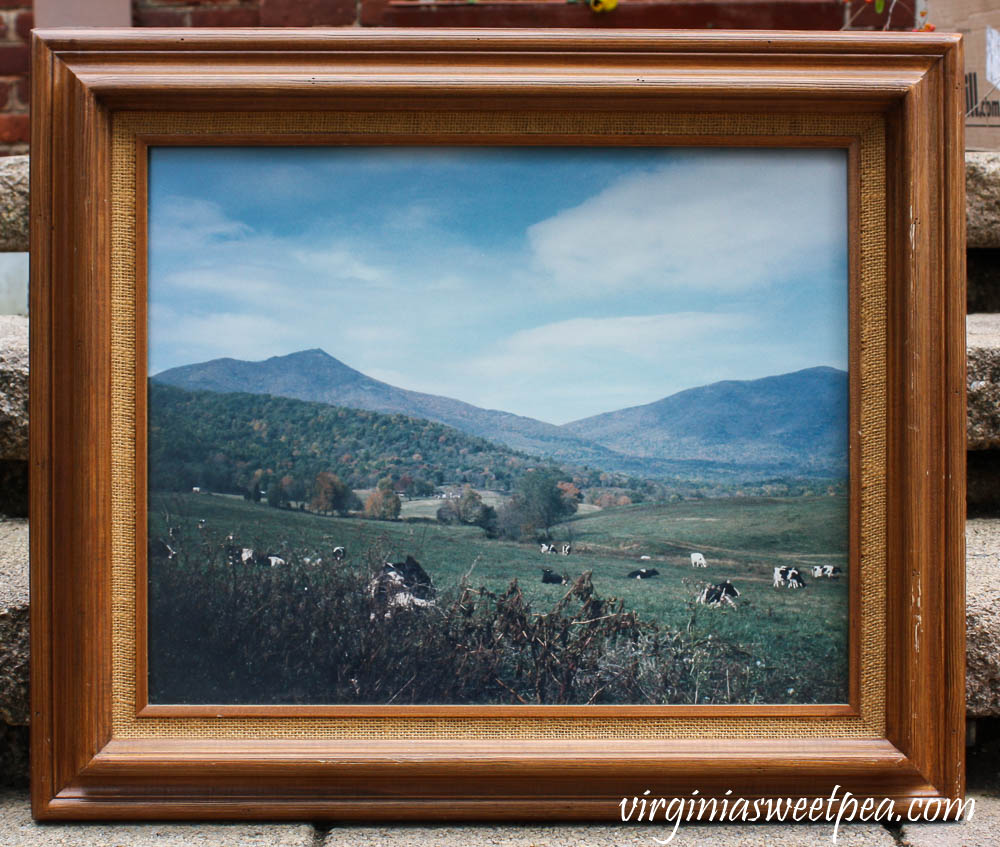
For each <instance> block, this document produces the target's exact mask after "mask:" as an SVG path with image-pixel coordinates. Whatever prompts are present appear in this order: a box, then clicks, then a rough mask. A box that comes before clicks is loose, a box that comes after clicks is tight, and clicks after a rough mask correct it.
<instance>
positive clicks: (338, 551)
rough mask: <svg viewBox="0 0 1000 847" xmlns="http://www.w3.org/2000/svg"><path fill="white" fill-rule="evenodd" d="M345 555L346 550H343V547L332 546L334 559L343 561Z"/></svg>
mask: <svg viewBox="0 0 1000 847" xmlns="http://www.w3.org/2000/svg"><path fill="white" fill-rule="evenodd" d="M346 555H347V550H345V549H344V548H343V547H334V548H333V558H334V559H335V560H336V561H338V562H342V561H344V557H345V556H346Z"/></svg>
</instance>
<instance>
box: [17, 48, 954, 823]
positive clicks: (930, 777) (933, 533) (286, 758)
mask: <svg viewBox="0 0 1000 847" xmlns="http://www.w3.org/2000/svg"><path fill="white" fill-rule="evenodd" d="M961 67H962V59H961V47H960V43H959V41H958V39H957V37H955V36H948V35H943V36H939V35H927V34H916V35H915V34H888V33H886V34H882V33H879V34H869V33H845V34H840V33H837V34H822V35H815V34H806V33H780V32H767V33H753V32H740V33H720V32H708V33H706V32H649V31H642V32H623V31H607V32H599V33H591V32H586V33H585V32H577V31H553V32H541V31H528V30H515V31H499V32H482V31H477V32H463V31H429V30H428V31H393V30H387V31H379V32H365V31H317V30H301V31H266V30H265V31H261V30H244V31H220V30H183V31H176V32H171V31H150V30H122V31H72V30H60V31H52V32H42V33H39V34H36V36H35V39H34V58H33V92H32V96H33V129H32V133H33V136H32V149H33V157H32V268H31V274H32V278H31V314H32V335H31V355H32V361H31V380H32V384H31V389H32V394H31V437H32V447H31V449H32V455H31V467H32V479H31V497H32V501H31V508H32V524H31V533H32V538H31V541H32V592H33V596H32V656H33V668H32V711H33V721H32V745H33V746H32V769H33V789H32V791H33V810H34V813H35V815H36V816H37V817H40V818H50V819H55V818H63V819H65V818H102V817H123V818H166V817H189V818H195V817H197V818H226V817H256V818H265V819H266V818H272V819H273V818H293V819H294V818H303V817H309V818H317V817H329V818H341V819H350V818H355V819H358V818H364V819H372V818H377V817H382V818H414V819H415V818H437V819H446V818H447V819H453V820H454V819H473V818H493V819H500V818H519V819H528V818H533V819H540V818H549V819H553V818H563V819H573V818H578V819H603V820H613V819H615V815H616V813H617V806H616V804H617V802H618V801H619V800H620V799H621V797H622V796H624V795H629V796H631V795H632V794H634V793H635V791H636V786H637V785H640V786H641V788H640V789H639V790H640V791H641V790H642V788H644V787H651V788H652V789H653V790H654V791H656V792H657V793H659V794H662V795H663V796H670V794H671V793H674V794H684V795H688V794H689V792H690V791H691V790H692V789H693V788H695V787H697V788H699V789H700V790H701V792H702V794H704V795H711V794H713V793H716V794H721V793H722V792H724V791H725V790H728V789H732V790H733V791H734V792H735V793H737V794H742V795H743V796H748V797H753V796H785V795H790V796H828V795H829V793H830V790H831V789H832V787H833V786H834V785H837V784H839V785H841V786H846V787H848V788H849V789H850V790H851V791H853V792H854V793H855V794H858V795H870V796H876V797H882V796H888V797H892V798H895V799H898V800H899V801H900V802H903V801H905V800H907V799H908V798H917V797H935V796H942V797H951V796H958V795H959V794H961V792H962V790H963V776H962V769H963V745H962V726H963V709H962V697H963V675H964V664H963V662H964V643H963V637H964V597H963V589H964V582H963V580H964V569H963V563H964V558H963V555H962V554H963V546H964V538H963V523H964V513H963V510H964V361H965V359H964V338H963V333H964V323H963V314H964V296H965V295H964V290H963V288H962V284H961V280H963V279H964V276H963V274H962V269H963V262H964V239H963V236H964V216H963V215H962V214H961V210H962V209H963V192H964V182H963V172H962V165H961V150H962V119H961V92H960V91H959V86H960V85H961V77H962V74H961ZM360 107H363V108H366V109H393V110H401V109H405V110H444V111H462V110H465V111H471V112H476V111H488V110H495V109H516V110H518V111H521V112H524V113H531V112H534V111H539V110H552V109H556V110H563V111H576V112H581V111H591V110H598V109H600V110H622V111H625V110H631V109H636V108H639V109H656V110H675V109H680V108H684V109H685V110H687V111H691V110H694V109H698V110H703V111H716V112H722V113H725V112H736V111H740V112H747V111H759V112H761V113H765V114H767V113H775V112H782V113H786V114H787V113H796V112H803V113H804V112H809V111H816V110H821V111H824V112H828V111H841V112H862V111H869V112H878V113H881V114H883V115H884V116H885V117H886V120H887V123H886V126H887V138H886V143H887V163H888V170H887V199H888V224H889V243H888V247H887V261H888V263H889V271H890V275H889V291H890V303H889V316H890V317H889V340H888V344H887V350H886V366H887V371H888V382H889V391H890V397H889V400H890V405H889V412H888V417H887V422H886V423H887V428H888V441H889V444H890V454H889V460H888V467H887V469H886V472H887V476H888V480H889V492H890V504H891V505H890V512H889V538H890V542H889V562H888V566H889V571H888V574H889V576H888V585H887V592H888V600H887V603H888V616H889V617H888V620H889V631H888V633H887V644H886V658H887V664H888V668H889V697H888V700H887V705H886V725H887V728H888V729H887V733H886V738H884V739H877V738H876V739H870V740H860V741H859V740H845V739H839V740H837V739H832V738H827V739H823V738H821V739H811V740H809V741H803V740H797V741H795V740H787V741H764V740H756V741H739V742H734V741H725V742H716V743H713V742H710V741H705V740H701V741H697V742H693V741H671V742H665V741H664V742H614V743H613V744H609V743H608V742H605V741H582V740H581V741H575V742H549V741H530V742H528V741H516V742H512V741H503V742H491V741H489V740H488V739H482V740H477V741H474V742H468V741H465V742H459V741H455V742H440V741H428V740H422V739H417V738H414V739H412V740H409V741H406V742H394V743H391V744H390V743H380V742H365V743H358V742H343V741H338V742H330V741H328V742H320V741H313V742H301V741H287V740H286V741H282V740H278V739H275V740H274V741H267V742H259V741H248V740H240V741H215V742H208V741H204V740H200V741H196V740H186V741H185V740H181V739H175V740H169V741H164V740H162V739H161V740H153V739H147V740H131V741H127V742H125V741H120V740H113V739H112V738H111V729H110V728H111V722H110V696H111V688H110V676H111V672H110V644H111V638H110V626H111V610H110V571H109V569H110V490H111V457H110V453H111V450H110V425H109V416H110V393H111V392H110V349H111V346H110V329H109V328H110V319H109V291H110V268H109V262H110V223H109V215H108V207H109V198H110V193H111V192H110V187H111V173H110V164H109V150H110V116H111V114H112V113H113V112H114V111H115V110H117V109H143V110H163V111H179V110H183V111H192V110H236V109H251V110H261V111H272V110H289V109H308V110H329V109H345V108H350V109H354V108H360ZM511 143H517V139H511ZM140 234H141V233H140ZM855 252H856V251H854V250H853V249H852V255H854V253H855ZM854 402H855V403H856V402H857V401H856V398H855V400H854ZM140 446H141V444H140ZM852 496H853V497H855V498H856V497H857V491H856V487H855V488H852ZM138 537H139V538H141V537H142V535H141V530H140V533H139V536H138ZM852 608H856V599H852ZM855 664H856V662H855ZM852 702H853V697H852ZM637 719H638V718H637ZM818 719H821V718H818ZM539 785H544V786H545V793H546V797H544V798H539V797H538V796H537V788H538V786H539Z"/></svg>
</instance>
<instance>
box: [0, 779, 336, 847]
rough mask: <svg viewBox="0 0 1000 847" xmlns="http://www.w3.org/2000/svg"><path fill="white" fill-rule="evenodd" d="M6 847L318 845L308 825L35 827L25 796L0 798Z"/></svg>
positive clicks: (319, 838)
mask: <svg viewBox="0 0 1000 847" xmlns="http://www.w3.org/2000/svg"><path fill="white" fill-rule="evenodd" d="M0 844H2V845H4V847H145V845H155V847H319V845H321V844H322V835H321V833H320V831H319V830H317V829H316V827H314V826H313V825H312V824H309V823H54V824H53V823H36V822H35V821H33V820H32V819H31V807H30V804H29V802H28V797H27V794H26V793H23V792H19V793H8V794H0Z"/></svg>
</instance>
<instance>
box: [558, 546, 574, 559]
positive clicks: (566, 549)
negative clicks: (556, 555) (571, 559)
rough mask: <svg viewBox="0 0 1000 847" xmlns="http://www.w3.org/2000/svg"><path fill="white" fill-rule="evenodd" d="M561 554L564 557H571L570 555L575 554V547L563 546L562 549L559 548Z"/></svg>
mask: <svg viewBox="0 0 1000 847" xmlns="http://www.w3.org/2000/svg"><path fill="white" fill-rule="evenodd" d="M559 552H560V553H561V554H562V555H563V556H568V555H569V554H570V553H572V552H573V547H572V545H570V544H563V545H562V546H561V547H560V548H559Z"/></svg>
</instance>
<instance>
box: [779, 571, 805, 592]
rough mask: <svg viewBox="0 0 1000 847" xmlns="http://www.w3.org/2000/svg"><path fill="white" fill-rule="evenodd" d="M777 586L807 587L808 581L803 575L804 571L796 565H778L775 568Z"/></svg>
mask: <svg viewBox="0 0 1000 847" xmlns="http://www.w3.org/2000/svg"><path fill="white" fill-rule="evenodd" d="M774 587H775V588H782V587H788V588H805V587H806V581H805V579H804V578H803V576H802V571H800V570H799V569H798V568H795V567H776V568H775V569H774Z"/></svg>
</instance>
